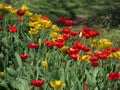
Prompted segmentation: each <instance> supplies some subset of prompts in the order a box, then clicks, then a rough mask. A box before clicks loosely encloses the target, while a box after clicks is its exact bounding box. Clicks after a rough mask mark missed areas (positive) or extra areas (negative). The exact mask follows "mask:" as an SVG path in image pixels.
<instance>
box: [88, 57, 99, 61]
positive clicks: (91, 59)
mask: <svg viewBox="0 0 120 90" xmlns="http://www.w3.org/2000/svg"><path fill="white" fill-rule="evenodd" d="M98 59H99V58H98V57H97V56H90V61H97V60H98Z"/></svg>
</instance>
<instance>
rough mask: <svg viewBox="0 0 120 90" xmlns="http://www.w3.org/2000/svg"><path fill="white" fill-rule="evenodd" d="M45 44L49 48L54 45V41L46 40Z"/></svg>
mask: <svg viewBox="0 0 120 90" xmlns="http://www.w3.org/2000/svg"><path fill="white" fill-rule="evenodd" d="M44 44H45V45H46V46H47V47H49V48H52V47H54V42H53V41H49V40H45V41H44Z"/></svg>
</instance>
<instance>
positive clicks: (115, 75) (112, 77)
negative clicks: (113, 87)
mask: <svg viewBox="0 0 120 90" xmlns="http://www.w3.org/2000/svg"><path fill="white" fill-rule="evenodd" d="M118 79H120V74H119V72H111V73H109V76H108V80H111V81H114V80H118Z"/></svg>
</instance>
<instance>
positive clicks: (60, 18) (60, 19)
mask: <svg viewBox="0 0 120 90" xmlns="http://www.w3.org/2000/svg"><path fill="white" fill-rule="evenodd" d="M65 20H67V19H66V18H63V17H59V21H60V22H62V23H64V22H65Z"/></svg>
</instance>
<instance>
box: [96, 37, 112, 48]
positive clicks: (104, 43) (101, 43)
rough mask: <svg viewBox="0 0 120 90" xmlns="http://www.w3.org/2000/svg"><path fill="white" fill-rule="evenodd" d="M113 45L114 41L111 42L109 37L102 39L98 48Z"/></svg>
mask: <svg viewBox="0 0 120 90" xmlns="http://www.w3.org/2000/svg"><path fill="white" fill-rule="evenodd" d="M110 47H112V42H110V41H109V40H107V39H100V40H99V42H98V48H101V49H103V48H110Z"/></svg>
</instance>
